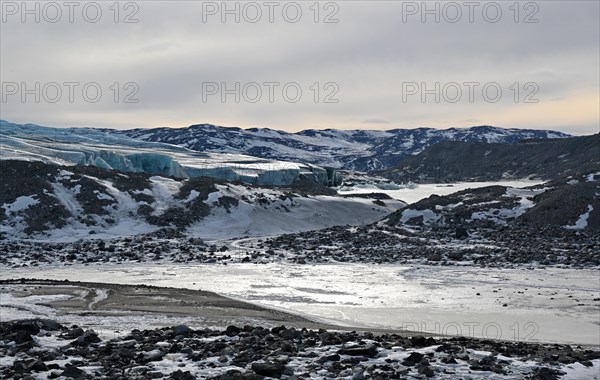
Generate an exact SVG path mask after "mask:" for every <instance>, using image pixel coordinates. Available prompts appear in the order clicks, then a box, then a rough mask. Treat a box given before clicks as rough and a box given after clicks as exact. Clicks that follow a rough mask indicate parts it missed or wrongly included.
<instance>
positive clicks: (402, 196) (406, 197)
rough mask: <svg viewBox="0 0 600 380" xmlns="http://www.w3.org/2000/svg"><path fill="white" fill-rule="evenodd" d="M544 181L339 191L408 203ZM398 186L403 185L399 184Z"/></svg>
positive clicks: (367, 187) (352, 188)
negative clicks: (385, 197)
mask: <svg viewBox="0 0 600 380" xmlns="http://www.w3.org/2000/svg"><path fill="white" fill-rule="evenodd" d="M542 183H544V181H542V180H530V179H521V180H503V181H494V182H457V183H427V184H411V185H410V186H406V187H404V188H398V189H388V188H385V189H382V188H379V187H377V186H375V185H358V186H355V187H344V186H342V187H340V188H339V189H338V193H340V194H342V195H348V194H371V193H384V194H387V195H389V196H390V197H392V198H394V199H398V200H401V201H404V202H406V203H408V204H411V203H414V202H418V201H420V200H421V199H425V198H428V197H430V196H431V195H433V194H436V195H440V196H443V195H448V194H452V193H456V192H457V191H462V190H466V189H476V188H480V187H486V186H495V185H497V186H510V187H519V188H521V187H528V186H535V185H539V184H542ZM398 187H402V185H399V186H398Z"/></svg>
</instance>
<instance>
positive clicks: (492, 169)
mask: <svg viewBox="0 0 600 380" xmlns="http://www.w3.org/2000/svg"><path fill="white" fill-rule="evenodd" d="M595 169H600V134H595V135H591V136H581V137H573V138H568V139H547V140H539V139H538V140H527V141H520V142H515V143H512V144H499V143H492V144H489V143H481V142H459V141H444V142H440V143H438V144H435V145H433V146H431V147H429V148H427V149H425V150H424V151H423V152H421V153H419V154H417V155H415V156H411V157H407V158H406V159H405V160H404V161H402V162H401V163H400V164H399V165H398V166H396V167H394V168H393V169H390V170H388V171H385V172H384V173H383V175H384V176H386V177H388V178H390V179H393V180H396V181H411V180H412V181H419V182H442V181H446V182H453V181H473V180H475V181H493V180H498V179H506V178H518V179H520V178H527V177H535V178H542V179H552V178H560V177H565V176H568V175H571V174H576V173H577V172H581V171H590V170H595Z"/></svg>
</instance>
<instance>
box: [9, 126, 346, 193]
mask: <svg viewBox="0 0 600 380" xmlns="http://www.w3.org/2000/svg"><path fill="white" fill-rule="evenodd" d="M0 148H1V150H2V154H1V158H2V159H18V160H37V161H43V162H49V163H56V164H60V165H85V166H97V167H99V168H103V169H114V170H120V171H124V172H140V173H149V174H158V175H164V176H171V177H177V178H192V177H199V176H206V177H212V178H216V179H221V180H225V181H240V182H245V183H251V184H256V185H264V186H281V185H289V184H291V183H293V182H294V181H296V180H298V179H299V178H306V179H308V180H311V181H313V182H315V183H318V184H322V185H327V184H330V183H339V182H340V181H341V178H340V176H339V174H337V172H335V170H332V169H329V170H326V169H324V168H321V167H318V166H313V165H306V164H298V163H293V162H284V161H275V160H268V159H262V158H256V157H251V156H244V155H234V154H217V153H210V154H207V153H199V152H195V151H192V150H189V149H185V148H181V147H178V146H175V145H170V144H163V143H153V142H144V141H139V140H136V139H133V138H130V137H127V136H124V135H120V134H115V133H111V132H107V131H102V130H97V129H89V128H67V129H59V128H49V127H42V126H38V125H33V124H25V125H22V124H13V123H9V122H7V121H3V120H2V121H0Z"/></svg>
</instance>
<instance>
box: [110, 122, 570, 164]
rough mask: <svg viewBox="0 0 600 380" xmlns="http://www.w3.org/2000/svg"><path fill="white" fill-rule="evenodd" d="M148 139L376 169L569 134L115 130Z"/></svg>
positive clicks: (458, 130) (202, 128) (475, 130)
mask: <svg viewBox="0 0 600 380" xmlns="http://www.w3.org/2000/svg"><path fill="white" fill-rule="evenodd" d="M112 132H115V133H121V134H124V135H127V136H129V137H133V138H136V139H140V140H144V141H155V142H162V143H169V144H175V145H179V146H182V147H186V148H189V149H192V150H195V151H198V152H217V153H236V154H246V155H251V156H256V157H262V158H268V159H275V160H284V161H294V162H298V161H299V162H302V163H310V164H314V165H320V166H325V167H334V168H339V169H346V170H354V171H361V172H374V171H379V170H386V169H389V168H392V167H394V166H396V165H397V164H398V163H399V162H401V161H402V160H403V159H404V158H406V157H408V156H411V155H414V154H418V153H420V152H421V151H423V150H424V149H426V148H427V147H429V146H431V145H433V144H436V143H438V142H440V141H463V142H483V143H513V142H517V141H521V140H524V139H546V138H565V137H568V135H567V134H564V133H561V132H555V131H544V130H530V129H503V128H496V127H490V126H479V127H472V128H462V129H461V128H450V129H446V130H439V129H433V128H416V129H392V130H387V131H370V130H335V129H326V130H305V131H302V132H298V133H288V132H284V131H277V130H272V129H268V128H251V129H241V128H228V127H220V126H216V125H211V124H199V125H192V126H190V127H188V128H154V129H132V130H126V131H111V133H112Z"/></svg>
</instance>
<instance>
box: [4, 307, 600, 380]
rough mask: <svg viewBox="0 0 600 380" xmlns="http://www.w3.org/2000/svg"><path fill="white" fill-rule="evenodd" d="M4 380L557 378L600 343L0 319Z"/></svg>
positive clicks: (587, 364)
mask: <svg viewBox="0 0 600 380" xmlns="http://www.w3.org/2000/svg"><path fill="white" fill-rule="evenodd" d="M0 357H1V358H2V359H0V377H2V378H5V379H11V378H12V379H36V378H49V379H54V378H62V379H64V378H67V379H186V380H187V379H263V378H282V379H306V378H319V379H323V378H346V379H365V378H370V379H404V378H413V379H414V378H417V379H419V378H429V377H435V378H462V379H479V378H482V379H483V378H495V379H509V378H510V379H514V378H523V379H544V380H546V379H559V378H561V376H562V375H566V374H567V375H578V376H584V377H581V378H589V379H593V378H594V376H596V378H597V377H598V373H599V371H598V369H599V368H598V367H599V366H600V351H597V350H591V349H585V348H582V347H571V346H568V345H556V344H554V345H545V344H533V343H523V342H504V341H490V340H475V339H469V338H432V337H427V338H426V337H423V336H413V337H409V338H407V337H402V336H400V335H396V334H383V335H374V334H372V333H356V332H335V331H325V330H307V329H295V328H286V327H284V326H281V327H275V328H272V329H266V328H263V327H253V326H243V327H236V326H229V327H227V328H226V329H224V330H210V329H203V330H192V329H190V328H189V327H187V326H185V325H179V326H175V327H171V328H162V329H155V330H144V331H140V330H133V331H131V333H129V334H128V335H126V336H123V337H120V338H117V339H112V340H102V339H101V338H100V337H99V336H98V334H96V333H95V332H94V331H92V330H84V329H83V328H81V327H78V326H70V327H67V326H63V325H62V324H60V323H58V322H56V321H54V320H48V319H34V320H20V321H13V322H3V323H0Z"/></svg>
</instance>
